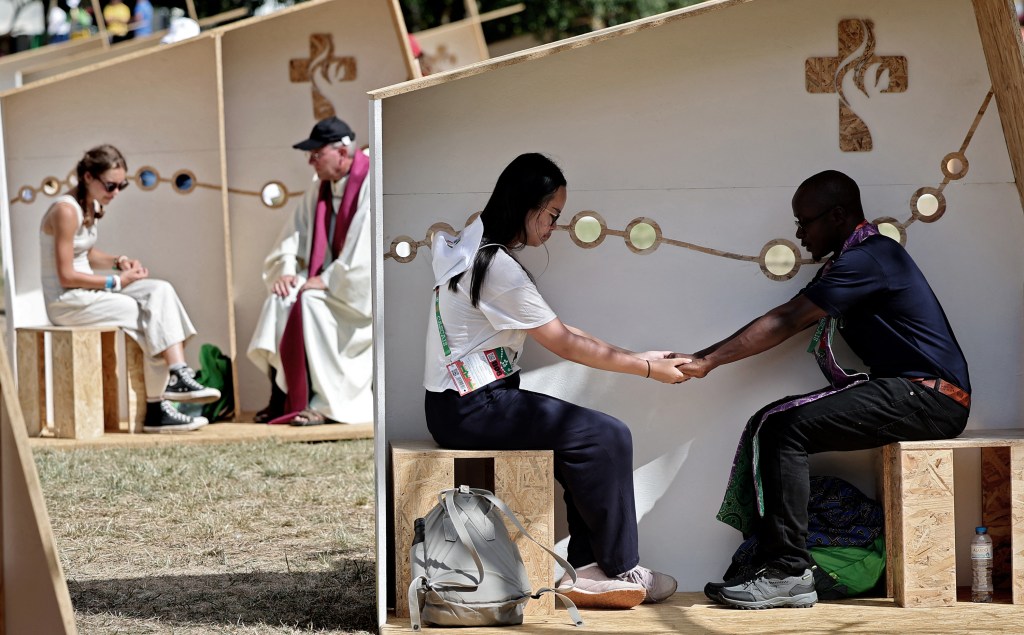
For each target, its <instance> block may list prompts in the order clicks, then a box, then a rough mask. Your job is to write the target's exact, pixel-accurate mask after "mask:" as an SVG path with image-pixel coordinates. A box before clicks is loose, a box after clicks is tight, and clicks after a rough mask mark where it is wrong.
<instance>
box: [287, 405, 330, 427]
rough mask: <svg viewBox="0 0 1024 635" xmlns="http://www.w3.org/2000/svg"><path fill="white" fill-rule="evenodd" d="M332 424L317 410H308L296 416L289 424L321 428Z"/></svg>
mask: <svg viewBox="0 0 1024 635" xmlns="http://www.w3.org/2000/svg"><path fill="white" fill-rule="evenodd" d="M330 422H331V420H330V419H328V418H327V417H325V416H323V415H322V414H320V413H319V412H317V411H316V410H311V409H309V408H306V409H305V410H303V411H301V412H299V413H298V414H297V415H295V417H293V418H292V420H291V421H290V422H289V423H290V424H291V425H293V426H320V425H323V424H325V423H330Z"/></svg>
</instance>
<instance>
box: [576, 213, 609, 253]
mask: <svg viewBox="0 0 1024 635" xmlns="http://www.w3.org/2000/svg"><path fill="white" fill-rule="evenodd" d="M607 231H608V224H607V223H605V222H604V219H603V218H601V215H600V214H598V213H597V212H595V211H592V210H584V211H582V212H580V213H578V214H576V215H575V216H573V217H572V220H570V221H569V238H571V239H572V242H574V243H576V246H577V247H582V248H584V249H592V248H594V247H597V246H598V245H600V244H601V243H603V242H604V239H605V236H607Z"/></svg>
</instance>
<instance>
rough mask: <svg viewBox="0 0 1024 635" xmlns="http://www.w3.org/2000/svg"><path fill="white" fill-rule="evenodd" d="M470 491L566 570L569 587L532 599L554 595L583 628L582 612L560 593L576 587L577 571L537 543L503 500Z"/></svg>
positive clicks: (541, 591)
mask: <svg viewBox="0 0 1024 635" xmlns="http://www.w3.org/2000/svg"><path fill="white" fill-rule="evenodd" d="M469 491H470V492H472V493H473V494H475V495H477V496H480V497H482V498H485V499H487V501H488V502H490V503H491V504H492V505H494V506H495V507H497V508H498V510H500V511H501V513H503V514H505V516H506V517H507V518H508V519H509V520H511V521H512V524H513V525H515V526H516V529H518V530H519V532H520V533H521V534H522V535H524V536H526V537H527V538H529V539H530V540H531V541H532V542H533V544H535V545H537V546H538V547H540V548H541V549H543V550H544V551H546V552H548V553H549V554H551V557H552V558H554V559H555V562H557V563H558V564H559V565H561V566H562V568H563V569H565V572H566V573H568V574H569V579H570V580H572V582H570V583H569V586H566V587H557V588H554V589H552V588H550V587H541V588H539V589H537V590H536V591H534V593H533V594H532V595H531V596H530V597H532V598H533V599H538V598H540V596H541V595H543V594H545V593H554V594H555V597H556V598H558V599H559V600H561V601H562V605H563V606H565V610H566V611H568V612H569V617H570V619H572V621H573V623H575V625H576V626H583V618H582V617H580V612H579V611H578V610H576V605H575V604H574V603H573V601H572V600H570V599H569V598H568V597H566V596H564V595H562V594H561V593H559V591H568V590H569V589H571V588H573V586H575V585H576V580H577V577H576V569H575V568H573V566H572V565H571V564H569V561H568V560H566V559H565V558H563V557H562V556H560V555H558V554H557V553H555V552H554V551H552V550H551V549H548V548H547V547H545V546H544V545H542V544H541V543H539V542H537V539H536V538H534V537H533V536H531V535H530V532H528V531H526V527H523V524H522V523H521V522H519V519H518V518H516V515H515V513H513V512H512V510H511V509H509V508H508V505H506V504H505V502H504V501H503V500H501V499H500V498H498V497H497V496H495V495H494V494H492V493H491V492H489V491H487V490H485V489H470V490H469Z"/></svg>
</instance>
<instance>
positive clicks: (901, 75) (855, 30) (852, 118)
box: [805, 20, 907, 152]
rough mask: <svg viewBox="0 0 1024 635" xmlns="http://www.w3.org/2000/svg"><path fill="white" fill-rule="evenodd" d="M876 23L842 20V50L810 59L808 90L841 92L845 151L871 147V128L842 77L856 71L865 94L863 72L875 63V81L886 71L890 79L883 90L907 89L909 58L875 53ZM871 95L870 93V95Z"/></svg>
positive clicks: (841, 135) (841, 140) (856, 80)
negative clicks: (852, 102)
mask: <svg viewBox="0 0 1024 635" xmlns="http://www.w3.org/2000/svg"><path fill="white" fill-rule="evenodd" d="M874 27H875V24H874V22H872V21H871V20H840V21H839V54H838V55H837V56H835V57H811V58H808V59H807V62H806V64H805V70H806V75H807V92H809V93H835V94H837V95H838V96H839V149H840V150H842V151H843V152H867V151H869V150H871V148H872V146H873V143H872V141H871V132H870V131H869V130H868V126H867V124H866V123H864V120H863V119H861V118H860V117H859V116H858V115H857V113H855V112H853V108H851V107H850V102H849V101H847V99H846V95H844V94H843V78H844V77H846V74H847V73H850V72H852V73H854V85H855V86H856V87H857V88H858V89H859V90H860V91H861V92H862V93H864V94H865V95H868V91H867V89H866V88H865V86H864V76H865V75H866V74H867V71H868V68H869V67H871V66H876V71H875V77H874V82H875V84H876V85H877V84H878V82H879V81H880V80H881V79H882V74H883V73H884V72H885V71H888V72H889V82H888V84H887V85H886V86H885V87H883V88H882V90H881V92H883V93H902V92H904V91H906V90H907V58H906V57H903V56H902V55H883V56H879V55H875V33H874ZM868 96H869V97H870V95H868Z"/></svg>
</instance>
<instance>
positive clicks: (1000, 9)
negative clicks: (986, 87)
mask: <svg viewBox="0 0 1024 635" xmlns="http://www.w3.org/2000/svg"><path fill="white" fill-rule="evenodd" d="M971 2H972V4H973V5H974V17H975V19H976V20H977V22H978V35H979V36H980V37H981V46H982V49H983V50H984V52H985V61H986V64H987V65H988V73H989V77H990V78H991V80H992V92H993V93H994V94H995V98H996V107H997V108H998V109H999V120H1000V123H1001V124H1002V129H1003V137H1004V138H1005V140H1006V150H1007V152H1008V153H1009V156H1010V166H1011V168H1012V169H1013V177H1014V181H1015V184H1016V186H1017V194H1018V196H1019V197H1020V201H1021V206H1022V210H1024V125H1022V123H1021V122H1024V54H1022V50H1024V43H1022V41H1021V32H1020V26H1019V24H1018V22H1017V16H1016V14H1015V12H1014V9H1013V3H1012V2H1008V0H971Z"/></svg>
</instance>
